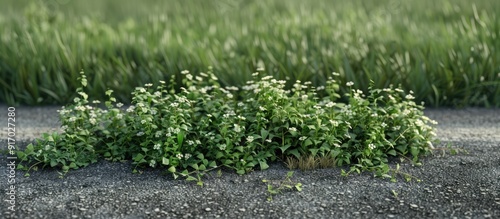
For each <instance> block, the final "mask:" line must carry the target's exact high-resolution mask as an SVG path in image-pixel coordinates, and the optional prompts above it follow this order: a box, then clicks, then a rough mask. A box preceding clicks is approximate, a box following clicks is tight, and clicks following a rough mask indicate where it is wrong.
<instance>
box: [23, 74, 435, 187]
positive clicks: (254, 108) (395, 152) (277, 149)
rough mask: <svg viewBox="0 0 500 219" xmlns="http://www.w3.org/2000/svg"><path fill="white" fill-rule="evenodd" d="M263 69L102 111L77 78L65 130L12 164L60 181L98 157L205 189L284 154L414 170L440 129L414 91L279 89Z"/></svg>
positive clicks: (310, 161) (197, 80)
mask: <svg viewBox="0 0 500 219" xmlns="http://www.w3.org/2000/svg"><path fill="white" fill-rule="evenodd" d="M260 72H261V70H259V71H258V72H256V73H254V74H253V80H250V81H248V82H247V83H246V84H245V85H244V86H241V87H234V86H233V87H222V86H221V85H220V84H219V82H218V78H217V77H216V76H215V74H214V73H213V71H212V69H211V68H209V69H208V71H207V72H206V73H203V72H202V73H199V76H194V75H192V74H191V73H190V72H189V71H182V72H181V77H180V78H175V77H172V78H171V80H170V81H169V82H168V83H167V82H165V81H159V82H158V83H157V84H156V85H153V84H145V85H144V86H143V87H137V88H136V89H135V90H134V92H133V93H132V95H133V99H132V105H130V106H127V107H125V106H124V105H123V104H121V103H118V102H117V100H116V98H115V97H114V96H113V91H112V90H108V91H107V92H106V96H107V97H108V98H107V100H106V101H104V103H103V104H101V102H100V101H99V100H90V99H89V96H88V94H87V93H85V88H86V87H87V78H86V75H85V74H84V73H83V72H82V73H81V74H80V77H79V81H80V83H81V86H80V87H79V88H78V89H77V90H76V92H77V93H78V95H79V97H77V98H75V99H74V101H73V103H72V104H69V105H67V106H65V107H63V108H62V109H61V110H60V111H59V114H60V120H61V123H62V127H61V129H62V132H61V133H52V134H44V135H43V137H42V138H41V139H38V140H37V142H36V143H35V144H30V145H28V146H27V148H26V150H24V151H18V157H19V159H20V160H21V163H20V164H19V166H18V167H19V168H20V169H24V170H29V169H31V167H37V166H43V167H45V166H50V167H57V168H61V169H62V171H63V174H64V173H66V172H67V171H69V170H70V169H78V168H81V167H84V166H87V165H89V164H91V163H94V162H96V161H97V160H98V159H102V158H103V159H106V160H110V161H122V160H132V161H133V164H134V165H135V170H134V171H137V169H138V168H141V167H147V166H150V167H158V168H164V169H165V170H167V171H168V172H170V173H171V174H172V175H173V176H174V177H175V178H177V177H179V176H181V177H184V178H186V179H187V180H192V181H197V182H198V184H199V185H203V182H202V180H201V177H202V176H203V174H204V173H206V172H208V171H210V170H213V169H216V168H218V167H221V166H225V167H228V168H231V169H233V170H234V171H235V172H237V173H238V174H245V173H247V172H249V171H252V170H254V169H260V170H264V169H267V168H268V162H269V161H274V160H276V159H278V158H280V157H281V158H283V157H288V161H289V162H288V163H289V165H292V166H294V167H295V166H297V167H299V168H301V169H310V168H317V167H331V166H333V165H337V166H344V165H348V166H350V168H351V171H350V172H353V171H356V172H361V171H374V172H375V173H376V175H377V176H390V175H388V174H390V173H391V172H390V171H391V169H390V168H389V166H388V158H389V157H390V156H404V157H408V159H410V160H411V161H412V162H415V163H417V162H418V160H419V157H421V156H423V155H426V154H428V153H430V151H431V149H432V148H433V146H432V142H434V136H435V134H434V128H433V126H432V124H435V123H436V122H435V121H433V120H431V119H429V118H427V117H426V116H424V115H423V111H422V109H423V106H421V105H417V104H415V103H414V102H413V99H414V97H413V94H412V92H411V91H410V93H405V92H404V91H403V90H402V89H400V88H393V87H390V88H385V89H372V88H370V89H369V92H368V93H367V94H365V93H364V92H362V91H361V90H358V89H353V88H352V86H353V83H352V82H348V83H347V84H345V85H344V84H340V83H339V82H338V81H337V80H336V79H335V77H338V74H336V73H334V74H333V75H332V77H330V78H329V79H328V81H327V82H326V86H321V87H314V86H312V85H311V82H304V83H302V82H301V81H296V82H295V83H294V84H293V88H292V89H285V84H286V81H284V80H276V79H274V78H273V77H272V76H261V73H260ZM176 81H181V84H180V87H181V89H180V91H176V90H175V87H176V86H177V84H176ZM341 86H346V87H349V89H350V90H349V93H348V94H346V97H347V98H348V100H349V102H348V104H343V103H339V102H337V101H336V100H337V99H338V98H340V95H339V94H338V93H337V92H338V90H339V88H340V87H341ZM319 92H322V93H325V94H326V95H324V97H322V98H320V97H319V95H318V93H319ZM237 97H239V98H237ZM395 171H398V170H395ZM393 172H394V171H393Z"/></svg>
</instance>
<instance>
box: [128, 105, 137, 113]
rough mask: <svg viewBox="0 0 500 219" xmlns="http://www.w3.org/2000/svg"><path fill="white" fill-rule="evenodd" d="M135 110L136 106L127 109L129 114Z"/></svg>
mask: <svg viewBox="0 0 500 219" xmlns="http://www.w3.org/2000/svg"><path fill="white" fill-rule="evenodd" d="M134 110H135V106H129V107H128V109H127V112H129V113H131V112H134Z"/></svg>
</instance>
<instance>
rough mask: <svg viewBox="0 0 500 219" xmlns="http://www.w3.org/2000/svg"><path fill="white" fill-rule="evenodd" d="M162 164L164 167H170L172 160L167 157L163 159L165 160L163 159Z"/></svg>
mask: <svg viewBox="0 0 500 219" xmlns="http://www.w3.org/2000/svg"><path fill="white" fill-rule="evenodd" d="M161 163H162V164H163V165H169V164H170V159H168V158H166V157H163V158H162V159H161Z"/></svg>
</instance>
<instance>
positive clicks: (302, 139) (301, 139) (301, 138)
mask: <svg viewBox="0 0 500 219" xmlns="http://www.w3.org/2000/svg"><path fill="white" fill-rule="evenodd" d="M306 139H307V137H306V136H302V137H300V138H299V141H304V140H306Z"/></svg>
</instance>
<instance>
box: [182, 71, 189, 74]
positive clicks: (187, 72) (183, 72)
mask: <svg viewBox="0 0 500 219" xmlns="http://www.w3.org/2000/svg"><path fill="white" fill-rule="evenodd" d="M181 74H183V75H185V74H189V71H188V70H183V71H181Z"/></svg>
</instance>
